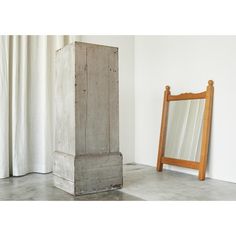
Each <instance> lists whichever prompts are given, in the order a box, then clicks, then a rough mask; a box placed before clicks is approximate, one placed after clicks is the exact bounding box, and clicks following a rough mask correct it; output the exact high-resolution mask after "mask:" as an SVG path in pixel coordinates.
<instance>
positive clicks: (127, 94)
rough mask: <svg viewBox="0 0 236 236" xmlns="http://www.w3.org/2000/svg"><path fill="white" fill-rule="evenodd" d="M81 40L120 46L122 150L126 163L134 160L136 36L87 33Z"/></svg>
mask: <svg viewBox="0 0 236 236" xmlns="http://www.w3.org/2000/svg"><path fill="white" fill-rule="evenodd" d="M81 41H82V42H87V43H97V44H104V45H108V46H114V47H118V48H119V90H120V91H119V93H120V151H121V152H122V154H123V156H124V163H129V162H134V37H133V36H121V35H120V36H111V35H107V36H106V35H104V36H100V35H99V36H95V35H94V36H92V35H89V36H87V35H85V36H81Z"/></svg>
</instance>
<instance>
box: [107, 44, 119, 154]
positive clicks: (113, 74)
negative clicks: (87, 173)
mask: <svg viewBox="0 0 236 236" xmlns="http://www.w3.org/2000/svg"><path fill="white" fill-rule="evenodd" d="M109 51H110V52H109V55H108V64H109V65H108V76H109V78H108V79H109V116H110V117H109V122H110V123H109V139H110V142H109V152H118V151H119V136H118V135H117V134H118V133H119V80H118V78H119V75H118V73H119V68H118V48H110V50H109Z"/></svg>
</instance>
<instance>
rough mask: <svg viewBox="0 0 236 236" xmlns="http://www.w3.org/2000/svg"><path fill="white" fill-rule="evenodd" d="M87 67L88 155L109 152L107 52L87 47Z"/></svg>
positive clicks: (102, 49)
mask: <svg viewBox="0 0 236 236" xmlns="http://www.w3.org/2000/svg"><path fill="white" fill-rule="evenodd" d="M99 62H100V63H99ZM101 62H102V63H101ZM87 66H88V72H87V76H88V77H87V80H88V96H87V110H86V116H87V121H86V153H104V152H109V141H110V140H109V74H108V52H107V50H106V49H104V48H102V47H87Z"/></svg>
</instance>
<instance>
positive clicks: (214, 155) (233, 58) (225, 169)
mask: <svg viewBox="0 0 236 236" xmlns="http://www.w3.org/2000/svg"><path fill="white" fill-rule="evenodd" d="M209 79H212V80H214V81H215V96H214V107H213V123H212V135H211V146H210V153H209V154H210V155H209V163H208V170H207V175H208V176H210V177H212V178H215V179H221V180H227V181H232V182H236V155H235V153H234V147H235V146H236V138H235V134H236V106H235V102H236V92H235V88H236V37H223V36H221V37H216V36H214V37H213V36H211V37H207V36H204V37H203V36H201V37H200V36H189V37H188V36H169V37H165V36H159V37H158V36H149V37H148V36H146V37H145V36H137V37H135V161H136V162H137V163H143V164H147V165H151V166H155V164H156V154H157V149H158V142H159V132H160V123H161V110H162V101H163V92H164V87H165V85H167V84H168V85H170V86H171V91H172V93H173V94H178V93H181V92H187V91H190V92H200V91H203V90H205V86H206V85H207V81H208V80H209ZM171 168H172V169H175V170H180V171H186V169H183V168H177V167H171ZM188 172H190V173H194V174H196V172H194V171H192V170H188Z"/></svg>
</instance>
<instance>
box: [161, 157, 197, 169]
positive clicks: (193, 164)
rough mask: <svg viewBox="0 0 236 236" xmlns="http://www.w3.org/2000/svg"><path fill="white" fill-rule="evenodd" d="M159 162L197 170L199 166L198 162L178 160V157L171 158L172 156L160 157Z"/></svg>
mask: <svg viewBox="0 0 236 236" xmlns="http://www.w3.org/2000/svg"><path fill="white" fill-rule="evenodd" d="M161 163H163V164H168V165H175V166H180V167H186V168H191V169H195V170H199V166H200V162H195V161H188V160H180V159H176V158H172V157H162V158H161Z"/></svg>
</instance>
